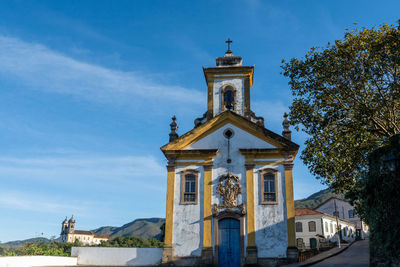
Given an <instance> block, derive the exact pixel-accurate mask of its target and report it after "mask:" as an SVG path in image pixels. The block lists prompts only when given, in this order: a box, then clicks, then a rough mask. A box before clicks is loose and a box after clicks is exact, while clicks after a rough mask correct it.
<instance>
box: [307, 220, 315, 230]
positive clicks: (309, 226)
mask: <svg viewBox="0 0 400 267" xmlns="http://www.w3.org/2000/svg"><path fill="white" fill-rule="evenodd" d="M308 231H309V232H316V231H317V227H316V225H315V222H314V221H311V222H308Z"/></svg>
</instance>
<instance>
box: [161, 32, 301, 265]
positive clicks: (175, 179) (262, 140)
mask: <svg viewBox="0 0 400 267" xmlns="http://www.w3.org/2000/svg"><path fill="white" fill-rule="evenodd" d="M227 42H228V51H227V52H226V54H225V55H224V56H223V57H218V58H217V59H216V67H211V68H204V69H203V71H204V76H205V79H206V83H207V91H208V94H207V96H208V101H207V112H206V113H205V114H204V115H203V116H202V117H201V118H198V119H196V120H195V121H194V124H195V125H194V129H193V130H191V131H189V132H187V133H185V134H183V135H181V136H178V133H177V128H178V126H177V123H176V118H175V117H173V118H172V119H173V121H172V123H171V133H170V142H169V143H168V144H166V145H164V146H163V147H161V150H162V152H163V153H164V155H165V157H166V158H167V160H168V165H167V171H168V173H167V201H166V224H165V246H164V250H163V262H164V263H173V264H175V265H203V264H209V265H215V266H230V267H234V266H243V265H245V264H258V265H261V266H262V265H270V264H273V265H276V264H278V265H280V264H285V263H287V262H290V261H294V260H296V257H297V248H296V235H295V209H294V200H293V175H292V169H293V160H294V158H295V156H296V154H297V152H298V149H299V146H298V145H297V144H295V143H293V142H292V141H291V132H290V130H289V121H288V120H287V115H286V114H285V116H284V120H283V132H282V135H280V134H277V133H274V132H272V131H270V130H268V129H266V128H265V125H264V119H263V118H261V117H257V116H256V115H255V114H254V112H253V111H252V110H251V106H250V89H251V86H252V85H253V76H254V67H253V66H242V58H241V57H239V56H234V55H233V53H232V51H231V50H230V46H229V45H230V42H231V41H230V40H229V39H228V41H227ZM270 108H271V107H268V106H265V109H270ZM267 119H268V118H267Z"/></svg>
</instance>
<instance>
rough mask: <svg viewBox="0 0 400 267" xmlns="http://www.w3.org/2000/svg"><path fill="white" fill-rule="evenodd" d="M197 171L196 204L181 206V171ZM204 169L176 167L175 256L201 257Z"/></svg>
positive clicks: (173, 239) (173, 240)
mask: <svg viewBox="0 0 400 267" xmlns="http://www.w3.org/2000/svg"><path fill="white" fill-rule="evenodd" d="M188 169H191V170H198V171H199V172H200V174H199V180H198V182H199V184H198V190H199V192H198V201H197V204H195V205H194V204H189V205H188V204H181V187H182V171H184V170H188ZM203 192H204V169H203V167H199V166H188V167H177V168H176V174H175V194H174V218H173V220H174V226H173V237H172V242H173V245H174V253H175V256H179V257H187V256H201V248H202V246H203V238H202V231H203V203H204V200H203Z"/></svg>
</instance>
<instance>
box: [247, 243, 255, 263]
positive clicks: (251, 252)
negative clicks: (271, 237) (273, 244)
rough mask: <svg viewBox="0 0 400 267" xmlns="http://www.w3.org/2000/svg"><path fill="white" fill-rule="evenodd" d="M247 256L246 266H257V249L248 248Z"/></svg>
mask: <svg viewBox="0 0 400 267" xmlns="http://www.w3.org/2000/svg"><path fill="white" fill-rule="evenodd" d="M246 255H247V256H246V265H256V264H257V247H247V248H246Z"/></svg>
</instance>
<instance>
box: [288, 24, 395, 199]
mask: <svg viewBox="0 0 400 267" xmlns="http://www.w3.org/2000/svg"><path fill="white" fill-rule="evenodd" d="M282 68H283V74H284V76H286V77H288V78H289V79H290V81H289V85H290V87H291V90H292V94H293V96H294V100H293V103H292V106H291V107H290V120H291V123H292V124H293V125H296V129H297V130H299V129H300V128H301V129H302V130H303V131H304V132H305V133H307V134H308V139H307V140H306V142H305V145H306V147H305V149H304V150H303V152H302V154H301V159H302V160H303V162H304V163H305V164H306V165H307V166H308V167H309V169H310V170H311V172H312V173H313V174H314V175H316V176H317V178H320V179H321V180H322V182H323V183H325V184H328V185H331V186H332V187H333V188H335V189H336V190H338V191H349V190H352V188H353V186H354V185H355V182H356V181H357V179H358V178H360V177H361V173H362V171H363V170H365V168H366V166H367V155H368V153H369V152H371V151H373V150H374V149H376V148H377V147H380V146H381V145H382V144H383V143H386V142H387V140H388V139H389V137H391V136H393V135H395V134H396V133H399V132H400V26H399V27H396V26H393V25H387V24H384V25H382V26H380V27H378V28H375V27H374V28H371V29H366V28H362V29H354V30H352V31H349V32H346V33H345V35H344V38H343V40H337V41H335V43H334V44H328V45H327V47H325V48H318V47H314V48H312V49H311V50H310V51H309V52H308V53H307V54H306V55H305V57H304V58H303V59H297V58H293V59H291V60H290V62H287V63H285V62H283V65H282Z"/></svg>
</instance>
